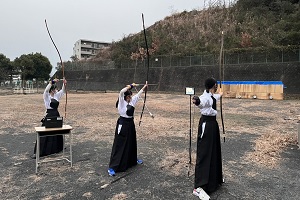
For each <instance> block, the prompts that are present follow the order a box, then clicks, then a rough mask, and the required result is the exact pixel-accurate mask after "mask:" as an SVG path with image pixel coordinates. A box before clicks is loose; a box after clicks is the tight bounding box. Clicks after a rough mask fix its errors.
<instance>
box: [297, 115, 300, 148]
mask: <svg viewBox="0 0 300 200" xmlns="http://www.w3.org/2000/svg"><path fill="white" fill-rule="evenodd" d="M297 141H298V148H300V120H299V121H298V140H297Z"/></svg>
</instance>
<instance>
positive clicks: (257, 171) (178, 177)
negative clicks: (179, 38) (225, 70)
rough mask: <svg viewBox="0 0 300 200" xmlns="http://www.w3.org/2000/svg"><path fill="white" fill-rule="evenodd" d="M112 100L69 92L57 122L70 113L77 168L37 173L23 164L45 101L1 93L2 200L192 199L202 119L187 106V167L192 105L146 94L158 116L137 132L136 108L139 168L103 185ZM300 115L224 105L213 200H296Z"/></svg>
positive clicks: (289, 108) (254, 104) (287, 106)
mask: <svg viewBox="0 0 300 200" xmlns="http://www.w3.org/2000/svg"><path fill="white" fill-rule="evenodd" d="M117 96H118V94H117V93H72V92H69V93H68V95H67V97H68V101H67V105H66V104H65V97H64V98H63V99H62V101H61V103H60V113H61V115H63V116H65V112H64V107H65V105H66V107H67V113H66V118H65V122H64V123H65V124H69V125H71V126H72V127H73V128H74V130H73V136H74V137H73V141H74V144H73V168H71V167H70V165H69V164H68V163H64V162H62V161H61V162H51V163H43V164H42V165H41V167H40V168H39V172H38V174H35V160H33V159H31V158H30V157H29V156H30V155H31V154H32V153H33V147H34V143H35V138H36V134H35V131H34V127H36V126H39V125H40V120H41V118H42V116H43V113H44V105H43V100H42V94H27V95H23V94H19V95H5V94H4V93H1V95H0V102H1V112H0V120H1V124H0V159H1V162H0V169H1V170H0V178H1V180H2V181H1V183H0V199H28V200H29V199H30V200H31V199H43V200H50V199H70V200H71V199H72V200H73V199H197V197H195V196H193V195H192V190H193V182H194V163H195V152H196V135H197V124H198V120H199V114H198V110H194V108H193V107H192V109H191V112H192V124H193V126H192V163H191V164H190V163H189V133H190V98H189V96H187V95H178V94H156V93H151V92H149V93H148V94H147V107H148V108H149V110H150V111H151V113H153V114H154V116H155V117H154V119H152V118H151V117H150V115H149V113H148V111H147V110H146V109H145V112H144V116H143V121H142V123H141V126H138V122H139V116H140V112H141V107H142V101H140V102H139V104H138V107H137V108H136V113H135V116H136V118H135V122H136V129H137V137H138V138H137V140H138V154H139V157H140V158H141V159H143V160H144V164H143V165H138V166H136V167H133V168H131V169H129V170H128V171H127V172H123V173H118V174H117V175H116V176H115V177H109V176H108V174H107V166H108V162H109V158H110V153H111V147H112V142H113V137H114V128H115V123H116V120H117V118H118V114H117V110H116V109H115V102H116V100H117ZM299 108H300V101H299V100H295V99H294V100H283V101H274V100H252V99H223V115H224V122H225V131H226V134H225V136H226V142H225V143H224V142H223V141H222V155H223V171H224V177H225V181H226V183H225V184H224V185H223V186H222V187H221V188H220V189H219V190H218V191H216V192H214V193H212V194H211V199H230V200H231V199H300V193H299V191H300V171H299V166H300V150H299V149H298V146H297V126H298V123H297V122H298V120H299V118H298V117H299V115H300V109H299ZM218 120H219V122H220V119H218ZM219 124H220V125H221V123H219ZM222 137H223V134H222ZM67 139H68V138H67ZM66 142H67V143H68V140H66ZM67 150H68V149H67Z"/></svg>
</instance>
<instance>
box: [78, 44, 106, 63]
mask: <svg viewBox="0 0 300 200" xmlns="http://www.w3.org/2000/svg"><path fill="white" fill-rule="evenodd" d="M110 46H111V43H108V42H99V41H93V40H84V39H80V40H78V41H77V42H76V43H75V44H74V47H73V56H76V57H77V58H78V59H79V60H83V59H89V58H92V57H94V56H95V55H96V54H97V52H98V51H99V50H100V49H103V48H108V47H110Z"/></svg>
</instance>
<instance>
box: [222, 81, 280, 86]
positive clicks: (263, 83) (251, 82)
mask: <svg viewBox="0 0 300 200" xmlns="http://www.w3.org/2000/svg"><path fill="white" fill-rule="evenodd" d="M218 84H220V81H218ZM222 84H224V85H241V84H244V85H283V83H282V81H222Z"/></svg>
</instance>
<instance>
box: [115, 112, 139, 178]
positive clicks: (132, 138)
mask: <svg viewBox="0 0 300 200" xmlns="http://www.w3.org/2000/svg"><path fill="white" fill-rule="evenodd" d="M119 125H122V128H121V130H119ZM118 132H119V134H118ZM135 165H137V142H136V130H135V124H134V119H133V118H125V117H119V119H118V121H117V126H116V130H115V139H114V143H113V147H112V152H111V157H110V162H109V168H112V169H113V170H114V171H115V172H124V171H126V170H127V169H128V168H130V167H132V166H135Z"/></svg>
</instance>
